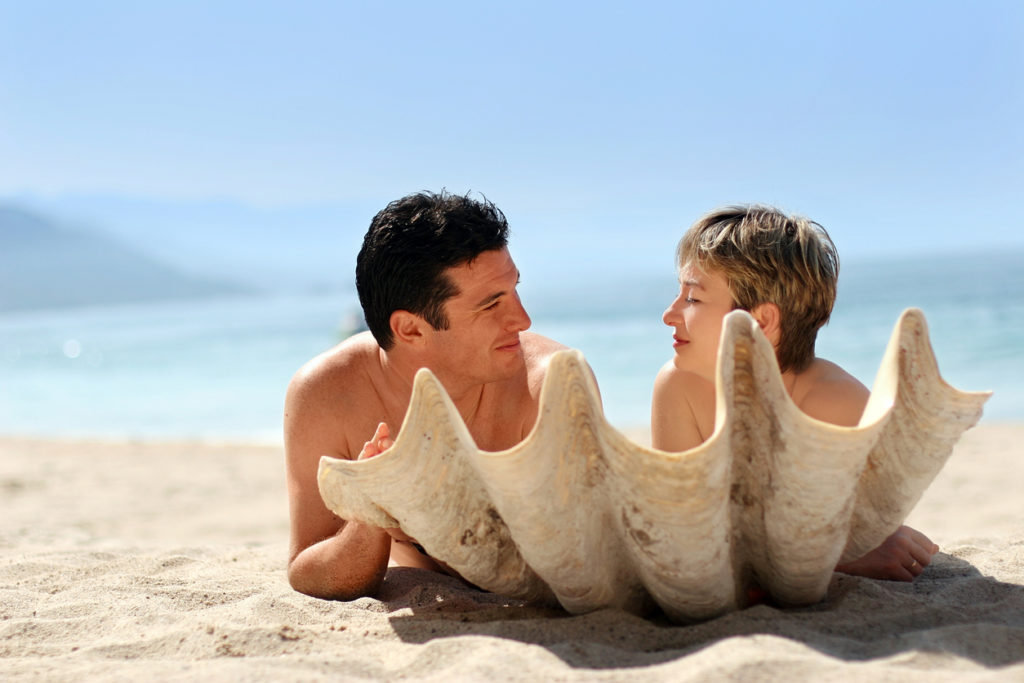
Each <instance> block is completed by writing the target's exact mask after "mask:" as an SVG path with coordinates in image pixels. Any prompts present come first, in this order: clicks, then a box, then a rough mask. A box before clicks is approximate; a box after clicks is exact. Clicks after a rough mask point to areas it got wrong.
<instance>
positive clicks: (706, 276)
mask: <svg viewBox="0 0 1024 683" xmlns="http://www.w3.org/2000/svg"><path fill="white" fill-rule="evenodd" d="M733 308H734V304H733V298H732V293H731V292H730V291H729V285H728V283H727V282H726V280H725V277H724V276H723V275H721V274H719V273H716V272H711V273H705V272H704V271H703V270H701V269H700V268H699V267H698V266H697V265H696V264H694V263H692V262H689V263H686V264H684V265H683V267H682V269H680V271H679V296H677V297H676V299H675V301H673V302H672V304H671V305H670V306H669V307H668V308H667V309H666V310H665V313H664V314H663V315H662V316H661V319H662V320H663V321H664V323H665V324H666V325H668V326H669V327H671V328H672V330H673V333H672V340H673V343H672V346H673V348H674V349H675V352H676V356H675V359H674V361H673V362H674V363H675V366H676V367H677V368H679V369H680V370H684V371H687V372H692V373H695V374H697V375H699V376H701V377H704V378H705V379H708V380H709V381H712V382H713V381H714V376H715V363H716V362H717V359H718V342H719V338H720V337H721V334H722V319H723V318H724V317H725V316H726V314H727V313H729V311H731V310H733Z"/></svg>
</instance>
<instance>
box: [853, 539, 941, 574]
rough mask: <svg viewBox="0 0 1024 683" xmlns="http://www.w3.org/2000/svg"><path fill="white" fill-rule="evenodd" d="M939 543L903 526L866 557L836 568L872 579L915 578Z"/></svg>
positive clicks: (929, 561)
mask: <svg viewBox="0 0 1024 683" xmlns="http://www.w3.org/2000/svg"><path fill="white" fill-rule="evenodd" d="M938 551H939V546H937V545H935V544H934V543H932V541H931V539H930V538H928V537H927V536H925V535H924V534H922V533H921V532H920V531H917V530H915V529H911V528H910V527H908V526H901V527H900V528H899V529H897V530H896V531H895V532H894V533H893V535H892V536H890V537H889V538H887V539H885V540H884V541H882V545H880V546H878V547H877V548H875V549H874V550H872V551H871V552H869V553H868V554H867V555H865V556H864V557H862V558H860V559H858V560H854V561H853V562H847V563H846V564H841V565H839V566H838V567H836V571H839V572H843V573H844V574H854V575H856V576H866V577H868V578H869V579H887V580H889V581H913V580H914V579H915V578H917V577H918V576H920V575H921V572H923V571H924V568H925V567H927V566H928V565H929V563H931V561H932V555H934V554H935V553H937V552H938Z"/></svg>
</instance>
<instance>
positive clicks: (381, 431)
mask: <svg viewBox="0 0 1024 683" xmlns="http://www.w3.org/2000/svg"><path fill="white" fill-rule="evenodd" d="M394 445H395V442H394V440H393V439H392V438H391V432H390V430H389V429H388V425H387V423H386V422H381V423H380V424H379V425H377V431H375V432H374V433H373V438H372V439H370V440H369V441H367V442H366V443H364V444H363V450H361V451H359V457H357V458H356V460H366V459H367V458H372V457H374V456H376V455H380V454H381V453H383V452H384V451H386V450H387V449H389V448H391V447H392V446H394ZM384 531H386V532H388V533H389V534H391V538H393V539H395V540H396V541H406V542H408V543H415V542H416V539H414V538H412V537H411V536H409V535H408V534H406V533H405V532H404V531H402V530H401V529H399V528H398V527H394V528H391V529H385V530H384Z"/></svg>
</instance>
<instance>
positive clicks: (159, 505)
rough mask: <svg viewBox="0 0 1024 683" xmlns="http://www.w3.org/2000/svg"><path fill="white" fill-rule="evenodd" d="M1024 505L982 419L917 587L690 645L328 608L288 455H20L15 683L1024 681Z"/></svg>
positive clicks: (866, 587)
mask: <svg viewBox="0 0 1024 683" xmlns="http://www.w3.org/2000/svg"><path fill="white" fill-rule="evenodd" d="M634 438H635V439H636V440H638V441H642V440H643V435H642V434H640V435H638V436H635V437H634ZM1022 490H1024V424H1018V423H1011V422H983V423H982V424H981V425H979V426H978V427H975V428H974V429H972V430H970V431H968V432H967V433H966V434H965V435H964V437H963V438H962V440H961V441H960V442H959V443H958V445H957V446H956V448H955V450H954V452H953V455H952V456H951V457H950V460H949V462H948V463H947V464H946V466H945V468H944V469H943V470H942V471H941V472H940V474H939V475H938V477H937V478H936V479H935V481H934V482H933V483H932V485H931V486H930V487H929V489H928V490H927V491H926V492H925V494H924V496H923V498H922V499H921V501H920V502H919V503H918V505H917V507H916V508H915V509H914V510H913V512H912V513H911V515H910V517H909V519H908V520H907V523H908V524H910V525H912V526H914V527H916V528H918V529H921V530H922V531H924V532H925V533H927V534H928V535H929V536H930V537H931V538H932V539H933V540H935V541H936V542H937V543H939V545H940V547H941V551H940V553H939V554H938V555H937V556H936V557H935V559H934V561H933V563H932V565H931V566H930V567H928V569H927V570H926V571H925V572H924V574H923V575H922V576H921V577H919V578H918V579H917V581H915V582H914V583H912V584H910V583H896V582H885V581H876V580H871V579H864V578H858V577H851V576H846V575H842V574H835V575H833V580H832V583H831V585H830V588H829V591H828V595H827V597H826V598H825V600H823V601H822V602H821V603H819V604H817V605H814V606H810V607H804V608H779V607H774V606H770V605H758V606H755V607H752V608H749V609H746V610H743V611H740V612H735V613H731V614H727V615H725V616H722V617H719V618H717V619H714V620H711V621H708V622H704V623H698V624H691V625H684V626H680V625H673V624H670V623H669V622H667V621H665V620H664V619H659V618H651V619H642V618H640V617H637V616H633V615H630V614H627V613H624V612H620V611H617V610H601V611H598V612H593V613H590V614H585V615H578V616H572V615H568V614H566V613H564V612H562V611H560V610H553V609H544V608H537V607H531V606H526V605H523V604H522V603H520V602H518V601H516V600H510V599H507V598H504V597H502V596H498V595H492V594H487V593H483V592H480V591H476V590H473V589H471V588H468V587H466V586H465V585H464V584H462V583H460V582H458V581H456V580H455V579H452V578H450V577H445V576H441V575H437V574H432V573H428V572H424V571H421V570H412V569H392V570H390V571H389V573H388V576H387V579H386V581H385V584H384V588H383V590H382V593H381V594H380V595H379V596H378V597H376V598H363V599H360V600H356V601H353V602H332V601H323V600H316V599H313V598H309V597H307V596H304V595H301V594H299V593H296V592H295V591H293V590H292V589H291V588H290V587H289V585H288V582H287V578H286V576H285V562H286V552H287V535H288V524H287V501H286V496H285V488H284V466H283V455H282V449H281V447H280V446H274V445H246V444H242V443H220V442H211V441H177V442H173V441H171V442H157V441H83V440H72V439H64V440H52V439H34V438H17V437H6V438H2V439H0V495H2V500H3V504H2V522H0V549H2V559H0V592H2V595H3V598H2V603H0V604H2V606H0V678H3V679H5V680H39V681H48V680H49V681H57V680H60V681H66V680H74V679H85V680H214V681H221V680H223V681H229V680H230V681H248V680H303V681H309V680H400V679H416V680H445V681H453V680H489V681H505V680H554V681H577V680H598V681H618V680H634V679H637V678H639V677H642V678H643V680H647V681H670V680H671V681H688V680H706V679H718V680H723V679H724V680H758V681H766V680H789V679H793V678H808V679H809V678H814V679H818V680H839V679H842V680H865V681H867V680H871V681H878V680H882V681H885V680H893V681H897V680H898V681H901V682H903V681H908V680H926V679H927V680H929V681H935V680H938V681H946V680H949V681H953V680H956V681H964V680H967V681H983V680H984V681H989V680H990V681H996V680H1000V681H1002V680H1008V679H1009V680H1024V514H1022V513H1024V503H1022V501H1021V497H1020V495H1021V494H1020V491H1022Z"/></svg>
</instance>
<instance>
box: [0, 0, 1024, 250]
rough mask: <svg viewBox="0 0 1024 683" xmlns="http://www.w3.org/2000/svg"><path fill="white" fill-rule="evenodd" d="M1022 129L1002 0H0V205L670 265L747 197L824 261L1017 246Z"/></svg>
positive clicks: (1011, 16)
mask: <svg viewBox="0 0 1024 683" xmlns="http://www.w3.org/2000/svg"><path fill="white" fill-rule="evenodd" d="M1022 122H1024V3H1022V2H1019V1H1018V0H1010V1H1006V2H985V1H982V2H974V3H965V2H933V1H929V2H905V3H891V2H846V3H840V2H837V3H824V2H822V3H810V2H808V3H768V2H764V3H740V2H721V3H703V2H702V3H692V4H690V3H669V2H655V3H651V2H647V3H645V2H631V3H628V4H626V3H622V4H612V3H600V2H587V3H582V2H581V3H561V4H560V3H553V2H521V1H520V2H515V3H505V4H502V5H500V6H499V5H496V4H492V3H486V2H480V1H479V0H478V1H477V2H431V3H412V2H380V3H370V2H358V3H356V2H336V3H328V2H280V3H256V2H212V1H209V0H207V1H204V2H161V3H155V2H138V1H131V2H129V1H125V2H62V1H54V2H39V3H29V2H21V1H18V0H0V198H4V197H7V198H10V197H14V198H17V197H20V196H25V195H29V196H36V197H39V196H42V197H60V196H64V195H92V194H96V195H104V196H115V197H118V196H123V197H144V198H150V199H156V200H204V199H211V198H213V199H219V200H228V201H231V202H239V203H242V204H248V205H256V206H264V207H265V206H281V205H286V206H288V205H302V204H305V203H316V204H335V203H336V204H339V205H348V206H359V207H363V206H365V207H376V208H379V207H380V206H382V205H383V204H384V203H386V202H387V201H389V200H390V199H393V198H396V197H398V196H400V195H403V194H406V193H408V192H410V191H415V190H419V189H437V188H440V187H442V186H445V187H447V188H449V189H451V190H455V191H464V190H468V189H473V190H478V191H482V192H484V193H485V194H486V195H487V196H488V197H490V198H492V199H493V200H495V201H496V202H497V203H498V204H499V206H501V207H502V208H503V209H505V211H506V212H507V213H508V214H509V216H510V218H512V219H513V227H514V229H515V231H516V234H517V235H525V237H524V238H523V239H524V243H525V244H526V245H527V246H528V247H530V248H536V247H538V246H540V245H542V244H543V243H544V240H545V239H547V238H548V237H549V236H552V235H555V234H558V235H561V236H562V237H563V238H564V242H561V243H559V244H561V245H562V246H571V244H572V242H573V240H578V239H597V240H603V241H604V243H605V244H606V246H608V248H611V249H615V248H619V249H622V250H623V251H625V250H630V249H632V250H647V251H650V250H655V249H657V250H663V251H664V253H665V254H670V253H671V250H672V248H673V246H674V243H675V240H676V239H677V238H678V236H679V234H681V232H682V230H683V229H685V227H686V226H687V225H688V224H689V223H690V222H692V221H693V220H694V219H695V218H696V217H698V216H699V215H700V214H701V213H703V212H704V211H706V210H709V209H711V208H714V207H716V206H718V205H720V204H723V203H732V202H751V201H761V202H769V203H774V204H777V205H780V206H782V207H783V208H786V209H790V210H794V211H798V212H801V213H804V214H807V215H810V216H811V217H812V218H815V219H817V220H819V221H820V222H822V223H823V224H825V225H826V227H828V228H829V229H830V230H831V231H832V232H833V235H834V237H835V238H836V241H837V243H838V244H839V246H840V250H841V252H842V253H844V254H846V255H850V254H860V253H865V254H877V253H885V252H886V251H889V250H894V251H896V252H908V251H913V250H918V249H926V250H949V249H958V248H965V247H970V248H974V247H977V248H985V247H989V246H991V245H993V244H998V245H1018V246H1020V245H1024V219H1022V218H1021V213H1020V211H1019V208H1018V207H1019V205H1020V201H1021V199H1022V197H1024V191H1022V189H1024V123H1022ZM367 218H368V216H367ZM364 228H365V226H364V225H360V226H359V229H360V230H362V229H364ZM666 258H668V257H667V256H661V257H660V258H659V259H658V262H659V263H660V262H663V261H665V259H666ZM665 262H666V263H667V261H665Z"/></svg>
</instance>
